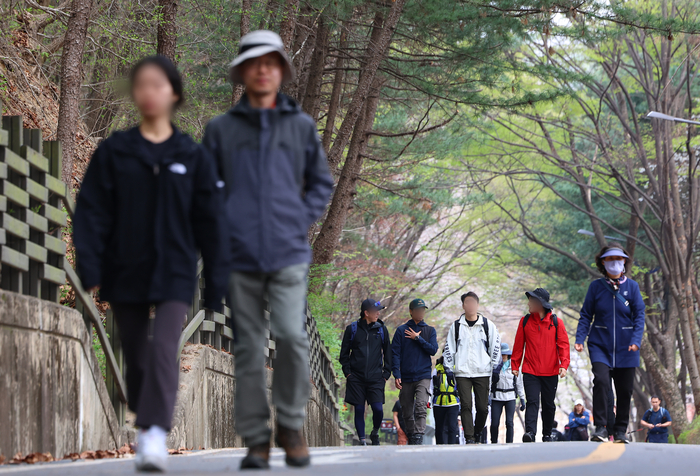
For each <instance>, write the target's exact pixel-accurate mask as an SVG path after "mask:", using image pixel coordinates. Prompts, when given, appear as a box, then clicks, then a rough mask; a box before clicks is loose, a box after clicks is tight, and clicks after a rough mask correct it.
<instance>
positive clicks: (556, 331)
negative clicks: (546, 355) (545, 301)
mask: <svg viewBox="0 0 700 476" xmlns="http://www.w3.org/2000/svg"><path fill="white" fill-rule="evenodd" d="M528 320H530V314H528V315H526V316H525V317H524V318H523V332H525V325H526V324H527V321H528ZM552 324H553V325H554V342H555V343H557V342H559V318H558V317H557V315H556V314H552Z"/></svg>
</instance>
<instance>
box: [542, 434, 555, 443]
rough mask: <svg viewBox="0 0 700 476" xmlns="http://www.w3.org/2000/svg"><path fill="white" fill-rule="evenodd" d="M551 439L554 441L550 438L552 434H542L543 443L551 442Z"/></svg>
mask: <svg viewBox="0 0 700 476" xmlns="http://www.w3.org/2000/svg"><path fill="white" fill-rule="evenodd" d="M552 441H554V440H553V439H552V435H544V436H543V437H542V442H543V443H551V442H552Z"/></svg>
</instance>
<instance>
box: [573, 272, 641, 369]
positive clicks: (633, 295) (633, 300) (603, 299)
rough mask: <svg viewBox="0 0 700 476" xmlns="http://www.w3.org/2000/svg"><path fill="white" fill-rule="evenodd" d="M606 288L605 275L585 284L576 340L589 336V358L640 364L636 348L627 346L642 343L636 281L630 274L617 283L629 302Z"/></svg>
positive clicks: (624, 364) (624, 365) (617, 365)
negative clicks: (587, 284)
mask: <svg viewBox="0 0 700 476" xmlns="http://www.w3.org/2000/svg"><path fill="white" fill-rule="evenodd" d="M609 289H610V288H609V286H608V284H607V282H606V281H605V279H604V278H601V279H596V280H595V281H593V282H592V283H591V284H590V286H589V287H588V293H587V294H586V299H585V300H584V301H583V307H582V308H581V317H580V319H579V321H578V329H577V330H576V343H577V344H583V343H584V342H585V340H586V337H588V351H589V352H590V354H591V362H600V363H603V364H605V365H607V366H609V367H612V368H630V367H639V351H636V352H630V351H629V350H627V349H628V348H629V346H630V345H632V344H636V345H637V346H638V347H641V346H642V337H643V335H644V309H645V305H644V300H643V299H642V294H641V293H640V292H639V285H638V284H637V283H636V282H635V281H633V280H632V279H630V278H627V279H626V280H625V282H623V283H621V284H620V294H621V295H622V297H623V298H625V299H626V300H627V301H628V303H629V305H628V306H625V305H624V304H623V303H622V302H620V300H619V299H618V298H616V297H615V296H614V295H613V294H612V292H611V291H610V290H609Z"/></svg>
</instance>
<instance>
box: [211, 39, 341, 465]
mask: <svg viewBox="0 0 700 476" xmlns="http://www.w3.org/2000/svg"><path fill="white" fill-rule="evenodd" d="M230 75H231V80H232V81H233V82H234V83H239V84H244V85H245V87H246V94H245V95H244V96H243V98H242V99H241V101H240V102H239V103H238V104H237V105H236V106H234V107H233V108H232V109H231V110H229V111H228V112H227V113H226V114H223V115H221V116H219V117H216V118H214V119H213V120H212V121H211V122H210V123H209V124H208V126H207V128H206V131H205V134H204V139H203V143H204V145H205V146H206V147H207V148H208V149H209V150H210V151H211V152H212V154H213V155H214V156H215V157H216V159H217V161H218V164H219V168H220V173H221V176H222V178H223V181H224V184H225V196H226V198H225V207H226V213H227V217H228V225H229V239H230V244H231V249H232V268H233V273H232V274H231V278H230V280H229V297H230V303H231V310H232V313H233V320H234V324H235V327H236V352H235V359H236V379H237V380H236V416H235V417H236V420H235V421H236V429H237V431H238V433H239V434H240V435H241V436H243V437H244V438H245V441H246V444H247V446H248V447H249V450H248V455H247V456H246V458H244V459H243V461H242V462H241V468H243V469H245V468H268V467H269V449H270V436H271V430H270V428H269V426H268V420H269V417H270V410H269V406H268V401H267V390H266V384H265V379H266V377H265V375H266V373H265V353H264V351H265V343H266V341H267V334H266V332H267V331H266V319H265V310H266V307H267V303H266V299H267V300H269V306H270V328H271V329H270V330H271V332H272V334H273V335H274V337H275V341H276V344H277V349H276V356H275V378H274V381H273V384H272V403H273V404H274V405H275V407H276V410H277V432H276V435H277V442H278V443H279V446H281V447H282V448H284V450H285V452H286V455H287V457H286V462H287V464H288V465H291V466H307V465H308V464H309V462H310V458H309V453H308V449H307V448H306V443H305V441H304V438H303V436H302V434H301V427H302V425H303V423H304V410H305V407H306V403H307V401H308V398H309V392H310V381H309V342H308V337H307V335H306V333H305V332H304V329H305V326H304V323H305V306H306V288H307V279H306V278H307V273H308V268H309V262H310V260H311V250H310V249H309V244H308V239H307V231H308V229H309V226H310V225H311V224H313V222H314V221H315V220H317V219H318V218H319V217H320V216H321V215H322V214H323V211H324V209H325V207H326V205H327V203H328V198H329V197H330V193H331V189H332V187H333V180H332V178H331V176H330V173H329V172H328V166H327V162H326V156H325V154H324V152H323V148H322V146H321V143H320V141H319V139H318V134H317V132H316V124H315V123H314V121H313V120H312V119H311V118H310V117H309V116H308V115H306V114H304V113H303V112H302V111H301V109H300V107H299V105H298V104H297V103H296V102H294V100H292V99H291V98H289V97H287V96H284V95H283V94H279V93H278V90H279V88H280V86H281V85H282V84H283V83H285V82H288V81H290V80H291V79H292V78H293V76H294V70H293V67H292V65H291V63H290V61H289V58H288V56H287V53H286V52H285V50H284V45H283V43H282V40H281V39H280V37H279V35H277V34H276V33H273V32H270V31H263V30H260V31H253V32H251V33H249V34H247V35H245V36H244V37H243V38H241V41H240V49H239V55H238V57H237V58H236V60H234V61H233V63H232V64H231V68H230Z"/></svg>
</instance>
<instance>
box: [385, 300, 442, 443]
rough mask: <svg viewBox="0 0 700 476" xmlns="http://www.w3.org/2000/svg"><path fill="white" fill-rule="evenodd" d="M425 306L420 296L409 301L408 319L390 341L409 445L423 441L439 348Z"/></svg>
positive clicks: (392, 363)
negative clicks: (427, 318) (434, 361)
mask: <svg viewBox="0 0 700 476" xmlns="http://www.w3.org/2000/svg"><path fill="white" fill-rule="evenodd" d="M426 309H428V306H426V305H425V302H424V301H423V300H422V299H414V300H413V301H411V303H410V304H409V305H408V312H409V313H410V314H411V319H409V320H408V321H407V322H406V323H405V324H402V325H400V326H399V327H398V328H397V329H396V332H395V333H394V337H393V339H392V340H391V350H392V361H391V366H392V369H393V374H394V379H395V380H394V385H395V386H396V388H397V389H399V400H401V410H402V411H403V420H404V423H405V424H406V428H405V429H404V431H405V432H406V435H407V437H408V444H409V445H422V444H423V435H424V434H425V427H426V417H427V416H428V402H429V400H430V375H431V373H432V368H433V362H432V360H431V357H432V356H433V355H435V354H436V353H437V350H438V345H437V333H436V332H435V328H433V327H431V326H429V325H428V324H426V322H425V321H424V318H425V311H426Z"/></svg>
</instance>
